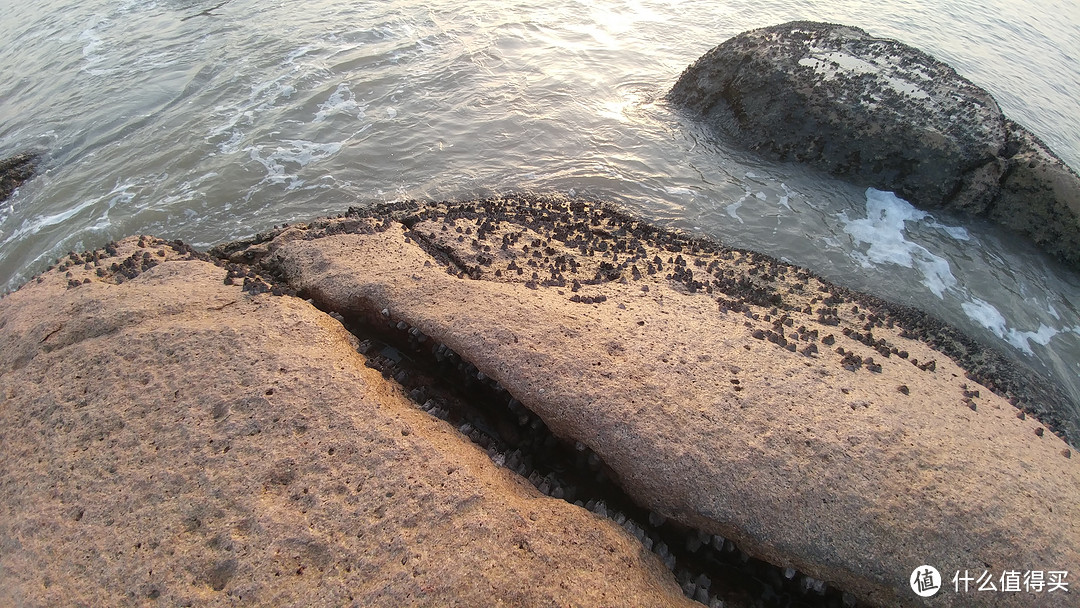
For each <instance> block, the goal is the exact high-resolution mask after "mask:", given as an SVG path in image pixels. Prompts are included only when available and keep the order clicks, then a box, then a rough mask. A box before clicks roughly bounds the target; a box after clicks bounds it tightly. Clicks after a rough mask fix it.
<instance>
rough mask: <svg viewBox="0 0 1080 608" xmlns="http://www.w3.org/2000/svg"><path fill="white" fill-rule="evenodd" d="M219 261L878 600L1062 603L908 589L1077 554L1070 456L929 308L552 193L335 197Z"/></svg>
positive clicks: (699, 513)
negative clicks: (361, 201) (362, 329)
mask: <svg viewBox="0 0 1080 608" xmlns="http://www.w3.org/2000/svg"><path fill="white" fill-rule="evenodd" d="M219 251H220V252H221V253H222V254H223V255H224V254H228V255H231V257H232V259H233V260H234V261H241V260H249V261H251V260H260V259H261V260H262V265H263V268H265V269H270V270H272V271H273V272H276V273H277V274H278V276H279V277H280V278H281V279H282V280H283V281H286V282H287V283H288V284H289V285H290V286H291V287H293V288H296V289H299V290H300V291H301V293H302V295H305V296H307V297H311V298H313V299H314V300H315V301H316V302H317V303H319V304H320V306H322V307H325V308H329V309H333V310H335V311H337V312H339V313H341V314H344V315H347V316H348V315H352V316H358V317H367V318H371V319H373V320H374V321H373V322H382V323H386V322H389V323H391V324H392V323H397V322H402V321H403V322H405V323H407V324H408V325H409V326H412V327H414V328H416V329H417V330H418V331H422V332H423V333H424V334H426V335H427V336H430V337H431V338H432V339H433V340H435V341H438V342H440V343H443V344H445V345H446V346H448V347H451V348H452V349H454V350H455V351H456V352H457V353H459V354H460V355H461V356H462V357H463V358H465V359H467V360H468V361H470V362H471V363H473V364H474V365H475V366H476V367H477V368H478V369H479V370H480V371H481V372H482V373H483V374H485V375H486V376H488V377H490V378H493V379H495V380H497V381H498V382H499V383H500V384H501V385H502V386H503V387H505V388H507V389H508V390H509V391H510V392H511V393H512V394H513V395H514V396H515V397H516V398H518V399H519V400H520V401H521V402H523V403H524V404H525V405H526V406H527V407H528V408H529V409H531V410H533V411H534V412H536V413H537V414H539V415H540V416H541V417H542V418H543V419H544V421H545V422H546V423H547V424H548V426H549V427H550V428H551V429H552V430H553V431H554V432H555V433H556V434H558V435H560V436H563V437H568V438H572V439H574V440H577V441H580V442H582V443H584V444H586V445H587V446H588V447H589V448H591V449H592V450H594V451H595V452H596V453H597V454H599V455H600V456H601V457H602V458H603V460H604V462H606V463H607V465H609V466H610V467H611V469H612V470H613V471H614V473H615V474H616V475H617V477H618V478H619V479H620V481H621V483H622V485H623V487H624V488H625V489H626V490H627V492H629V493H630V494H631V495H632V496H634V497H635V498H636V499H637V500H639V501H640V502H641V503H642V504H643V505H645V506H647V507H649V508H650V509H653V510H655V511H657V512H659V513H661V514H663V515H665V516H668V517H671V518H674V519H676V520H678V521H681V522H683V523H685V524H687V525H691V526H694V527H696V528H699V529H702V530H704V531H707V532H711V533H714V534H720V535H723V536H725V537H727V538H732V539H735V540H736V541H737V542H738V543H739V544H740V546H741V547H743V548H744V549H745V550H746V551H748V552H750V553H751V554H753V555H755V556H758V557H761V558H763V559H766V560H768V561H770V562H772V563H774V564H777V565H780V566H784V567H789V566H790V567H795V568H797V569H799V570H800V571H803V572H807V573H809V574H810V575H811V576H814V577H817V578H820V579H824V580H826V581H828V582H829V583H830V584H833V585H836V586H839V587H840V588H841V589H844V590H846V591H848V592H850V593H853V594H855V595H856V596H857V597H858V598H859V599H861V600H863V601H865V602H867V603H869V604H871V605H881V606H913V605H933V606H991V605H992V606H1030V605H1035V604H1038V605H1045V606H1067V605H1073V604H1074V603H1075V601H1074V599H1073V598H1072V596H1071V595H1069V594H1064V593H1060V592H1059V593H1057V594H1056V595H1055V594H1047V593H1043V594H1041V595H1040V594H1036V593H1023V592H1022V593H1000V594H994V593H982V594H979V593H969V594H966V595H965V594H956V593H953V592H952V590H951V589H946V590H943V592H942V593H940V594H939V595H938V596H937V597H935V598H933V599H932V600H920V599H919V598H917V597H916V596H915V595H914V594H913V593H912V592H911V590H910V588H909V586H908V585H909V583H908V578H909V576H910V575H911V573H912V571H913V570H914V569H915V567H917V566H919V565H921V564H932V565H935V566H936V567H937V568H938V569H939V570H941V571H942V572H943V573H946V574H945V575H946V577H947V578H948V577H951V573H952V572H954V571H956V570H960V571H963V570H972V571H975V570H978V571H979V572H981V571H982V570H984V569H985V570H987V571H990V572H994V573H997V575H1000V573H1002V572H1004V571H1005V570H1019V571H1024V570H1049V569H1068V568H1069V567H1070V566H1071V565H1074V564H1076V563H1078V560H1080V507H1078V505H1080V466H1078V464H1080V463H1078V459H1076V458H1073V457H1072V452H1071V450H1070V448H1069V447H1068V446H1067V444H1066V443H1065V442H1063V441H1062V440H1061V439H1059V438H1058V437H1057V436H1054V435H1052V434H1050V433H1043V431H1042V426H1041V425H1040V424H1039V422H1037V421H1035V420H1033V419H1031V418H1030V417H1026V418H1025V417H1023V415H1022V412H1019V411H1018V410H1017V409H1016V408H1014V407H1013V406H1012V405H1010V403H1009V401H1007V400H1006V398H1005V397H1004V396H1002V395H999V394H996V393H995V392H994V390H992V389H991V386H995V387H996V388H997V389H998V390H1002V388H1001V386H1000V385H996V382H997V381H1001V382H1004V383H1008V380H1007V379H1005V380H1001V378H1003V377H1004V375H1002V376H996V378H998V380H991V379H985V378H984V381H983V382H982V383H980V382H976V381H975V380H973V379H972V377H974V376H975V375H974V374H970V373H968V372H966V371H965V370H964V369H963V368H961V367H960V366H958V364H957V363H956V362H954V361H953V360H952V359H950V358H949V357H947V356H945V355H944V354H943V353H942V352H940V351H937V350H935V349H934V348H932V347H931V346H929V345H928V343H927V342H926V341H924V340H931V341H933V340H936V339H937V338H935V337H934V336H931V335H929V334H927V333H926V332H925V331H924V330H925V327H926V323H925V318H924V317H923V316H920V315H917V314H914V313H911V312H910V311H905V310H903V309H895V308H889V307H887V306H885V305H884V304H882V303H880V302H876V301H874V300H872V299H869V298H864V297H860V296H857V295H854V294H850V293H847V292H844V291H842V290H839V289H837V288H835V287H834V286H831V285H829V284H827V283H824V282H823V281H821V280H819V279H817V278H815V277H813V276H812V275H810V273H808V272H806V271H803V270H801V269H798V268H795V267H791V266H788V265H786V264H783V263H780V262H777V261H776V260H772V259H770V258H768V257H766V256H761V255H758V254H753V253H750V252H743V251H737V250H732V249H728V248H724V247H720V246H717V245H715V244H712V243H708V242H705V241H695V240H691V239H687V238H685V237H681V236H679V235H675V234H671V233H667V232H663V231H660V230H657V229H655V228H652V227H649V226H646V225H644V224H642V223H640V222H636V221H634V220H633V219H632V218H627V217H625V216H622V215H620V214H618V213H613V212H610V211H608V210H605V209H603V208H601V207H599V206H597V205H590V204H588V203H583V202H580V201H572V202H571V201H564V200H560V199H550V198H530V199H520V198H519V199H514V200H506V199H493V200H487V201H481V202H474V203H463V204H444V205H429V206H415V205H414V206H412V207H410V206H408V205H405V206H404V207H403V208H399V209H398V210H397V211H396V212H393V213H391V210H386V209H384V210H379V211H376V212H367V211H361V210H351V211H350V213H349V214H348V215H346V216H343V217H342V218H340V219H327V220H319V221H317V222H314V223H312V224H309V225H308V224H305V225H296V226H291V227H288V228H285V229H282V230H277V231H275V232H273V233H269V234H266V235H263V236H262V237H261V238H259V239H257V240H256V241H253V242H250V243H247V244H238V245H234V246H232V247H227V248H223V249H221V250H219ZM519 269H520V272H519ZM386 317H388V318H389V321H387V319H386ZM938 337H940V336H938ZM433 343H434V342H433ZM984 354H985V353H984ZM966 376H972V377H966ZM1045 394H1052V392H1050V393H1045ZM946 586H948V584H947V585H946Z"/></svg>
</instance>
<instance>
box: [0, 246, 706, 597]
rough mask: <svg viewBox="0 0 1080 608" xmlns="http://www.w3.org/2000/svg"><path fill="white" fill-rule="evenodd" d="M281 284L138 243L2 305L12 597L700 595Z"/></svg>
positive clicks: (3, 566) (5, 519)
mask: <svg viewBox="0 0 1080 608" xmlns="http://www.w3.org/2000/svg"><path fill="white" fill-rule="evenodd" d="M241 276H242V277H243V278H241ZM245 283H246V285H245ZM270 283H272V279H265V280H264V279H263V278H262V277H260V276H259V275H258V273H257V272H256V271H255V270H254V269H251V268H242V267H240V266H239V265H236V264H226V263H225V262H223V261H221V260H211V259H210V258H208V257H207V256H206V255H204V254H200V253H197V252H194V251H192V250H191V249H190V248H189V247H187V246H186V245H184V244H183V243H178V242H166V241H161V240H159V239H154V238H150V237H141V238H131V239H126V240H124V241H121V242H120V243H111V244H109V245H108V246H107V247H106V248H105V249H102V250H97V251H92V252H87V253H85V254H76V253H72V254H71V255H70V256H68V257H67V258H65V259H63V260H60V261H59V262H58V264H57V266H55V267H54V268H53V269H51V270H50V271H48V272H46V273H45V274H43V275H41V276H40V277H38V278H37V279H35V280H33V281H31V282H30V283H28V284H27V285H25V286H23V287H22V288H21V289H20V290H19V291H17V292H15V293H12V294H10V295H8V296H7V297H5V298H3V299H2V300H0V378H2V381H0V581H2V584H0V605H5V606H81V605H86V606H154V605H161V606H194V605H198V606H225V605H229V606H251V605H294V606H407V605H428V606H481V605H485V606H486V605H490V606H496V605H502V606H551V605H559V606H611V605H649V606H672V605H674V606H678V605H691V602H690V601H689V600H687V599H685V598H684V596H683V593H682V590H681V589H680V586H679V585H678V584H677V582H676V581H675V579H674V577H673V576H672V575H671V574H670V573H669V572H668V571H667V570H666V569H665V568H664V566H663V564H662V561H661V560H660V559H659V558H657V557H656V556H654V555H653V554H651V553H648V552H646V551H643V549H642V547H641V544H640V543H639V542H638V541H637V539H635V538H634V537H633V536H632V535H631V534H629V533H627V532H626V531H625V530H624V529H621V528H620V527H619V526H617V525H616V524H615V523H614V522H612V521H611V520H609V519H606V518H602V517H598V516H597V515H595V514H593V513H590V512H588V511H586V510H584V509H581V508H578V507H576V506H574V505H572V504H569V503H567V502H565V501H564V500H558V499H554V498H549V497H546V496H544V495H543V494H541V493H540V492H538V491H537V490H536V489H534V487H532V486H531V485H530V484H528V483H527V482H525V481H524V480H522V479H521V478H519V477H518V476H517V475H516V474H514V473H511V472H510V471H508V470H507V469H506V468H501V467H498V466H496V465H495V464H494V463H492V461H491V460H490V459H489V458H488V456H487V455H486V454H485V453H484V451H483V450H481V449H479V448H478V447H477V446H476V445H474V444H473V443H471V442H470V441H469V440H468V439H467V438H466V437H465V436H463V435H462V434H461V433H460V432H459V431H458V430H457V429H456V428H454V427H452V426H450V425H449V424H447V423H446V422H444V421H442V420H439V419H438V418H437V417H433V416H431V415H429V414H427V413H425V412H424V411H422V410H421V409H420V408H418V407H416V406H415V405H414V404H413V403H412V402H410V401H409V400H408V399H407V398H406V397H405V395H404V394H403V391H402V389H401V387H400V386H399V385H398V384H396V383H395V382H394V381H392V380H387V379H384V378H383V377H382V375H381V374H380V373H379V372H378V371H376V370H373V369H370V368H369V367H368V366H367V365H366V362H367V361H368V360H367V359H365V357H364V356H363V355H361V354H359V353H358V352H357V346H358V342H357V340H356V339H355V338H354V337H353V336H352V335H351V334H349V333H348V332H347V331H346V330H345V329H344V328H343V327H342V325H341V324H340V323H339V322H338V321H336V320H335V319H333V318H332V317H331V316H329V315H327V314H326V313H324V312H321V311H319V310H317V309H316V308H315V307H313V306H312V305H311V304H309V303H307V302H305V301H304V300H301V299H299V298H295V297H291V296H288V295H283V296H281V297H277V296H274V295H273V291H274V289H273V288H274V287H278V286H276V285H271V284H270ZM282 293H284V292H282Z"/></svg>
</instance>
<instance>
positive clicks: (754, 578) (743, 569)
mask: <svg viewBox="0 0 1080 608" xmlns="http://www.w3.org/2000/svg"><path fill="white" fill-rule="evenodd" d="M306 295H307V294H300V296H301V297H305V296H306ZM315 304H316V306H320V303H319V302H317V301H316V302H315ZM320 307H321V308H323V310H324V311H325V312H327V313H329V314H331V315H332V316H334V317H335V318H337V319H338V320H339V321H341V322H342V323H343V325H344V326H345V327H346V328H347V329H348V330H349V331H350V332H352V333H353V335H355V336H356V337H357V338H358V339H359V340H360V348H359V350H360V352H361V354H363V355H364V356H365V358H366V359H367V365H368V366H369V367H372V368H374V369H377V370H379V371H380V372H381V373H382V375H383V376H384V377H385V378H387V379H388V380H392V381H394V382H396V383H397V384H399V385H400V386H401V387H402V388H403V390H404V392H405V393H406V395H407V396H408V397H409V399H410V400H412V401H413V402H414V403H415V404H416V405H417V406H418V407H420V408H421V409H423V410H424V411H426V412H428V413H429V414H431V415H433V416H436V417H438V418H441V419H443V420H445V421H447V422H448V423H450V424H451V425H452V426H454V427H456V428H457V429H458V431H459V432H461V433H462V434H463V435H464V436H465V437H467V438H468V439H469V440H470V441H472V442H473V443H474V444H476V445H478V446H479V447H480V448H482V449H484V450H485V451H486V452H487V454H488V456H489V457H490V458H491V459H492V461H493V462H494V463H495V464H497V465H498V466H501V467H505V468H507V469H509V470H511V471H514V472H515V473H517V474H518V475H520V476H521V477H522V478H523V479H525V480H527V481H528V482H529V483H531V484H532V485H533V486H534V487H536V488H537V489H538V490H539V491H540V492H541V493H543V494H545V495H547V496H550V497H552V498H557V499H562V500H566V501H567V502H572V503H574V504H576V505H577V506H579V507H583V508H587V509H589V510H590V511H592V512H593V513H595V514H597V515H601V516H604V517H608V518H609V519H611V520H612V521H614V522H615V523H617V524H618V525H620V526H622V527H623V529H625V530H626V531H627V532H628V533H629V534H631V535H632V536H634V537H636V538H637V539H638V540H639V541H640V542H641V543H642V546H643V547H644V548H645V549H647V550H650V551H652V552H653V553H655V554H656V555H657V557H659V558H660V560H661V561H662V562H663V563H664V564H665V565H666V566H667V567H668V568H669V569H670V570H672V572H673V574H674V575H675V578H676V581H677V582H678V583H679V585H680V586H681V587H682V590H683V593H684V594H685V595H686V596H687V597H689V598H690V599H693V600H696V601H698V602H700V603H702V604H704V605H706V606H710V607H719V606H728V607H742V606H755V607H759V606H760V607H763V608H803V607H805V608H811V607H814V608H817V607H828V608H854V607H855V606H857V605H859V604H858V603H857V602H856V600H855V598H854V596H852V595H851V594H848V593H845V592H843V591H842V590H840V589H837V588H835V587H833V586H831V585H828V584H827V583H826V582H825V581H821V580H817V579H814V578H812V577H809V576H807V575H805V574H802V573H800V572H797V571H796V570H795V569H793V568H781V567H778V566H775V565H772V564H770V563H767V562H764V561H761V560H758V559H755V558H753V557H751V556H749V555H748V554H747V553H745V552H744V551H742V550H741V549H739V548H738V547H737V546H736V545H735V544H734V543H733V542H732V541H731V540H728V539H725V538H723V537H720V536H717V535H713V534H710V533H707V532H704V531H701V530H697V529H694V528H692V527H688V526H685V525H682V524H680V523H678V522H675V521H673V520H668V519H666V518H665V517H663V516H662V515H660V514H657V513H654V512H652V511H650V510H649V509H648V508H646V507H643V506H641V505H639V504H637V503H636V502H635V501H634V500H633V498H632V497H631V496H629V495H628V494H627V493H626V492H624V491H623V490H622V488H621V487H620V486H619V484H618V482H617V476H616V475H615V473H614V472H613V471H612V470H611V469H610V468H608V467H607V465H606V464H605V463H604V462H603V461H602V460H601V459H600V457H599V456H598V455H597V454H596V453H595V452H593V451H592V450H591V449H589V448H588V447H587V446H585V445H584V444H582V443H580V442H576V441H574V440H572V439H567V438H561V437H557V436H556V435H554V434H553V433H552V431H551V430H550V429H549V428H548V427H547V425H546V424H545V423H544V421H543V420H542V419H541V418H540V417H539V416H537V415H536V414H535V413H533V412H532V411H530V410H529V409H528V408H527V407H525V405H524V404H522V403H521V402H520V401H518V400H517V399H516V398H515V397H514V395H513V394H511V393H510V392H509V391H507V390H506V388H504V387H502V386H500V385H499V383H498V382H496V381H495V380H494V379H492V378H489V377H487V376H486V375H485V374H484V373H483V372H481V371H480V370H478V369H477V368H476V366H474V365H473V364H472V363H470V362H469V361H467V360H465V359H462V358H461V356H460V355H459V354H457V353H456V352H454V351H453V350H452V349H450V348H449V347H447V346H446V345H444V344H440V343H438V342H437V341H436V340H434V339H432V338H430V337H428V336H427V335H425V334H424V333H423V332H422V331H420V330H419V328H416V327H411V326H410V325H409V324H408V323H407V322H405V321H403V320H398V319H394V318H392V317H391V315H390V312H389V311H388V310H385V309H384V310H383V311H381V312H380V313H371V312H368V313H366V314H353V315H350V316H348V317H346V316H342V315H341V314H338V313H337V312H335V311H334V310H332V309H328V308H327V307H325V306H320Z"/></svg>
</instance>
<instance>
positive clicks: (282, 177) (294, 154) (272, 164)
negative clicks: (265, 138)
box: [247, 139, 341, 190]
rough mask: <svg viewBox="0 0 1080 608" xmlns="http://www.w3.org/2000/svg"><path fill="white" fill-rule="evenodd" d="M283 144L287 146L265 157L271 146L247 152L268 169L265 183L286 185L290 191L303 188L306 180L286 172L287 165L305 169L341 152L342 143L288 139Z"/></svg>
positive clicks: (252, 148)
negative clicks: (265, 151)
mask: <svg viewBox="0 0 1080 608" xmlns="http://www.w3.org/2000/svg"><path fill="white" fill-rule="evenodd" d="M281 143H282V144H285V145H284V146H281V145H279V146H276V147H274V148H273V150H272V151H270V152H269V153H268V154H266V155H265V156H264V155H263V151H264V149H266V148H269V146H252V147H250V148H248V149H247V150H248V152H249V153H250V154H251V159H252V160H254V161H257V162H258V163H259V164H261V165H262V166H263V167H265V168H266V177H265V178H263V182H269V183H273V184H285V185H286V189H288V190H294V189H296V188H299V187H301V186H303V185H304V180H303V179H301V178H300V177H298V176H296V175H294V174H292V173H289V172H288V171H286V165H295V166H298V167H299V168H303V167H306V166H307V165H308V164H310V163H312V162H314V161H319V160H323V159H325V158H329V157H330V156H333V155H334V154H337V153H338V152H339V151H340V150H341V142H330V143H325V144H320V143H316V142H312V141H306V140H301V139H288V140H285V141H283V142H281Z"/></svg>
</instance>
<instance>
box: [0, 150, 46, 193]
mask: <svg viewBox="0 0 1080 608" xmlns="http://www.w3.org/2000/svg"><path fill="white" fill-rule="evenodd" d="M35 162H37V155H36V154H32V153H30V152H23V153H22V154H16V155H15V156H9V157H7V158H5V159H0V201H2V200H6V199H7V197H9V196H11V193H12V192H14V191H15V189H16V188H18V187H19V186H20V185H22V183H23V182H25V181H26V180H28V179H30V177H31V176H33V175H34V163H35Z"/></svg>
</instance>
